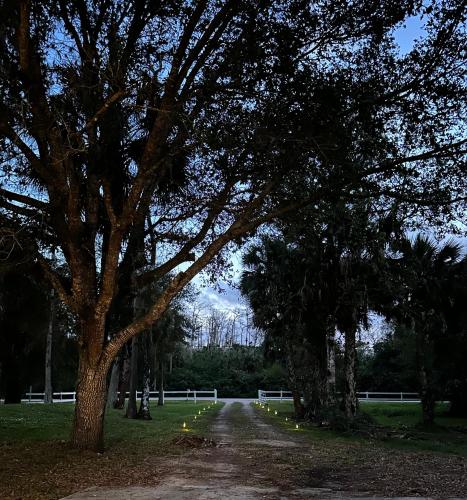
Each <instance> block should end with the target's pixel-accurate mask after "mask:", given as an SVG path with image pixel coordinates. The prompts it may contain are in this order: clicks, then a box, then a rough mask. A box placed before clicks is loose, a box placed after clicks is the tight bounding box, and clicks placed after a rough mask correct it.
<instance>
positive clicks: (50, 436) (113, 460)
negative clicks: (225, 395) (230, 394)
mask: <svg viewBox="0 0 467 500" xmlns="http://www.w3.org/2000/svg"><path fill="white" fill-rule="evenodd" d="M208 406H210V407H211V408H210V409H208ZM221 407H222V403H218V404H217V405H214V404H211V403H210V402H204V403H203V402H200V403H197V404H194V403H192V402H185V401H177V402H172V401H170V402H166V404H165V405H164V406H163V407H157V406H155V405H153V406H152V407H151V416H152V420H150V421H145V420H144V421H143V420H131V419H126V418H124V416H123V415H124V411H122V410H110V411H108V412H107V415H106V419H105V427H104V441H105V446H106V449H105V452H104V453H103V454H97V455H96V454H95V453H93V452H83V451H79V450H73V449H71V448H70V447H69V445H68V439H69V437H70V434H71V426H72V421H73V410H74V406H73V405H72V404H69V403H60V404H53V405H42V404H30V405H29V404H22V405H0V498H1V499H2V500H4V499H10V498H11V499H18V498H22V499H23V500H25V499H34V500H38V499H44V500H45V499H47V500H50V499H54V498H61V497H63V496H65V495H68V494H70V493H72V492H73V491H78V490H83V489H85V488H87V487H90V486H101V487H110V486H112V487H122V486H128V485H139V486H141V485H147V484H154V483H157V482H158V480H159V476H160V474H161V470H162V469H161V467H163V465H164V463H165V461H166V460H167V459H168V458H170V457H169V456H170V455H172V456H174V457H177V456H179V455H180V454H181V453H183V452H184V450H186V447H185V446H186V445H185V444H183V443H180V440H179V438H180V437H181V436H183V435H201V436H202V435H203V434H204V433H206V432H207V431H208V428H209V427H210V424H211V422H212V420H213V419H214V417H215V415H216V414H217V412H218V411H219V410H220V408H221ZM203 408H206V410H205V411H203ZM199 411H200V412H201V415H198V412H199ZM195 415H196V417H197V418H196V420H195V419H194V417H195ZM183 422H186V424H187V427H186V428H185V429H184V428H183Z"/></svg>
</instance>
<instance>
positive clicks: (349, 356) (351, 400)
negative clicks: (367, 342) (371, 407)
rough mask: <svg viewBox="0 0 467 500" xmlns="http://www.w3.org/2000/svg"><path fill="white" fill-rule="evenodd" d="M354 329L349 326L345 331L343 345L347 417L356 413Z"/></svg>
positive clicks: (345, 409) (352, 416) (351, 416)
mask: <svg viewBox="0 0 467 500" xmlns="http://www.w3.org/2000/svg"><path fill="white" fill-rule="evenodd" d="M355 336H356V330H355V329H354V328H349V329H348V330H347V331H346V332H345V347H344V374H345V393H344V411H345V415H346V417H347V418H349V419H352V418H354V417H355V415H356V414H357V389H356V381H355V361H356V343H355Z"/></svg>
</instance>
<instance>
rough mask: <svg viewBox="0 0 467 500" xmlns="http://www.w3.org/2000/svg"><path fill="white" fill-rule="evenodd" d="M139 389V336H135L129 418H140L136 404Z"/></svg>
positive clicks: (132, 342) (132, 353)
mask: <svg viewBox="0 0 467 500" xmlns="http://www.w3.org/2000/svg"><path fill="white" fill-rule="evenodd" d="M137 389H138V338H137V337H133V339H132V341H131V362H130V388H129V395H128V404H127V407H126V415H125V416H126V417H127V418H138V409H137V404H136V391H137Z"/></svg>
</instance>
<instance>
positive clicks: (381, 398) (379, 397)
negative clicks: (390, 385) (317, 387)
mask: <svg viewBox="0 0 467 500" xmlns="http://www.w3.org/2000/svg"><path fill="white" fill-rule="evenodd" d="M357 397H358V400H359V401H362V402H366V401H375V402H379V403H391V402H392V403H419V402H420V396H419V394H418V392H370V391H363V392H357ZM258 400H259V401H261V402H266V401H292V392H291V391H263V390H262V389H259V390H258Z"/></svg>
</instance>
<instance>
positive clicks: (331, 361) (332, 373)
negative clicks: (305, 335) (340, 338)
mask: <svg viewBox="0 0 467 500" xmlns="http://www.w3.org/2000/svg"><path fill="white" fill-rule="evenodd" d="M335 337H336V332H335V328H334V326H333V327H331V328H329V330H328V336H327V348H328V401H329V405H330V406H332V405H334V404H335V402H336V338H335Z"/></svg>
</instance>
